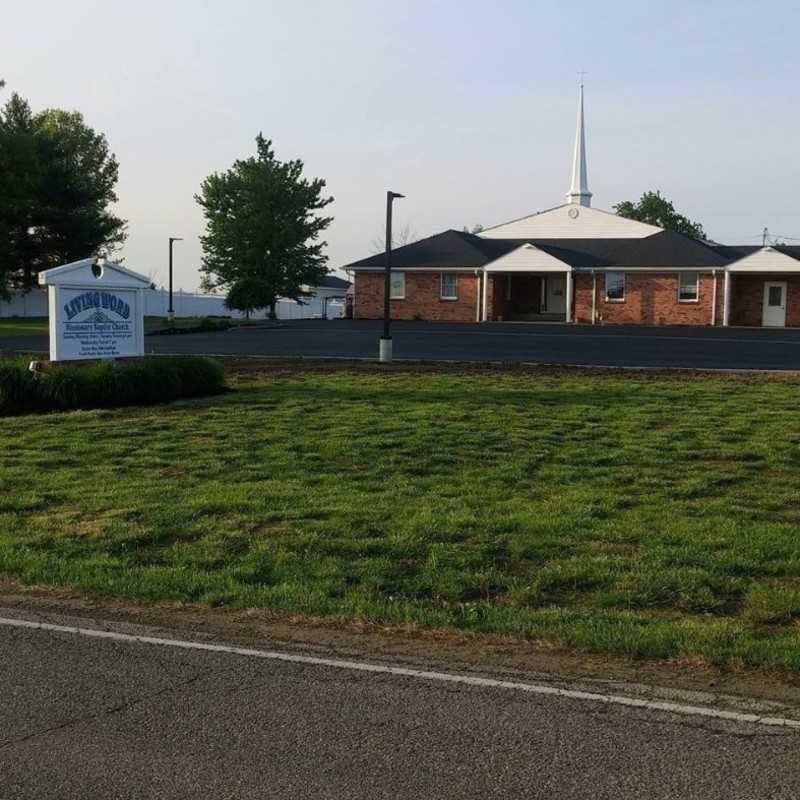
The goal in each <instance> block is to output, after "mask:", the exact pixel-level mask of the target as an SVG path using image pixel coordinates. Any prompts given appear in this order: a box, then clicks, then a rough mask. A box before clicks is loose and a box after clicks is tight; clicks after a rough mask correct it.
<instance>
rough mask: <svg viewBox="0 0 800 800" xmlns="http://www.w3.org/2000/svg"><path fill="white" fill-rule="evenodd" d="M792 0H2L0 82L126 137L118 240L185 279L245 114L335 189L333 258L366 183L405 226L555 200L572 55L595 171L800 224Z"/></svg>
mask: <svg viewBox="0 0 800 800" xmlns="http://www.w3.org/2000/svg"><path fill="white" fill-rule="evenodd" d="M799 16H800V10H799V9H798V6H797V4H796V3H791V2H774V3H769V2H766V3H765V2H761V3H757V2H748V3H743V2H733V1H732V0H725V2H668V3H666V2H665V3H656V2H651V1H650V0H637V2H605V3H597V2H580V1H579V0H573V1H572V2H560V3H556V2H552V0H550V1H549V2H536V1H535V0H527V2H523V1H522V0H492V2H489V1H488V0H484V2H471V0H458V1H457V2H456V1H455V0H453V1H450V0H447V1H446V2H444V1H443V2H434V1H433V0H431V1H430V2H423V0H406V1H405V2H403V1H402V0H395V1H394V2H384V1H383V0H364V1H363V2H362V0H357V1H356V0H330V1H329V2H313V0H295V1H294V2H277V0H274V1H267V0H262V1H261V2H250V1H248V0H225V1H224V2H222V1H220V2H202V0H160V2H151V1H150V0H136V2H118V0H104V1H103V2H94V1H93V0H68V2H66V1H64V0H61V1H60V2H44V0H40V1H39V2H36V1H35V0H28V2H23V1H22V0H13V2H12V0H0V77H3V78H5V79H6V81H7V87H6V90H5V92H4V93H3V95H2V97H7V96H8V93H9V90H16V91H18V92H19V93H20V94H22V95H23V96H25V97H27V98H29V100H30V102H31V104H32V106H33V108H34V109H40V108H43V107H48V106H56V107H63V108H70V109H72V108H75V109H79V110H80V111H82V112H83V113H84V115H85V117H86V119H87V121H88V122H89V124H91V125H92V126H93V127H95V128H96V129H98V130H100V131H103V132H105V134H106V135H107V137H108V140H109V142H110V144H111V147H112V150H113V151H114V152H115V153H116V155H117V157H118V159H119V161H120V182H119V186H118V194H119V198H120V200H119V212H120V213H121V214H122V215H123V216H124V217H126V218H127V219H128V220H129V221H130V237H129V240H128V243H127V245H126V247H125V250H124V254H123V255H124V256H125V258H126V263H127V265H128V266H129V267H130V268H131V269H135V270H137V271H140V272H144V273H149V272H151V271H153V272H157V273H158V276H159V280H160V281H164V280H165V276H166V249H167V237H168V236H170V235H175V236H184V237H185V238H186V240H187V241H185V242H183V243H179V244H177V245H176V251H175V253H176V274H177V285H179V286H183V287H184V288H185V289H192V288H195V287H196V286H197V284H198V281H199V274H198V272H197V268H198V266H199V264H200V257H201V250H200V244H199V241H198V236H199V234H200V233H201V232H202V229H203V220H202V215H201V214H200V212H199V209H198V206H197V205H196V203H195V202H194V199H193V196H194V194H195V192H196V191H197V190H198V187H199V185H200V182H201V180H202V179H203V177H204V176H205V175H207V174H208V173H209V172H212V171H215V170H222V169H225V168H226V167H228V166H229V165H230V164H231V163H232V162H233V160H234V159H236V158H238V157H243V156H247V155H249V154H251V153H252V152H253V149H254V142H253V139H254V137H255V136H256V134H257V133H258V132H259V131H263V133H264V135H265V136H267V137H268V138H271V139H272V140H273V141H274V146H275V150H276V153H277V155H278V157H279V158H284V159H288V158H296V157H300V158H302V159H303V160H304V161H305V164H306V170H307V174H308V175H310V176H318V177H323V178H325V179H326V180H327V182H328V188H329V190H330V193H331V194H332V195H333V196H334V197H335V198H336V202H335V203H334V204H333V205H332V206H330V210H331V212H332V213H333V215H334V216H335V221H334V223H333V225H332V226H331V228H330V229H329V231H328V235H327V237H326V238H327V240H328V242H329V248H328V253H329V255H330V265H331V267H334V268H335V267H339V266H341V265H342V264H345V263H347V262H348V261H352V260H355V259H356V258H360V257H363V256H366V255H369V253H370V252H371V242H372V240H373V239H375V238H376V237H379V236H380V235H381V229H382V224H383V214H384V198H385V192H386V190H387V189H389V188H391V189H393V190H395V191H400V192H402V193H404V194H406V195H407V199H405V200H401V201H399V203H398V205H397V206H396V208H397V224H398V225H400V226H402V225H406V224H407V225H410V226H411V228H412V229H413V231H414V233H415V234H416V236H417V237H418V238H419V237H422V236H427V235H430V234H432V233H435V232H438V231H441V230H444V229H446V228H451V227H455V228H461V227H463V226H464V225H473V224H475V223H482V224H484V225H487V226H488V225H491V224H496V223H499V222H503V221H506V220H509V219H512V218H516V217H520V216H524V215H525V214H529V213H532V212H534V211H539V210H541V209H544V208H548V207H551V206H553V205H557V204H559V203H561V202H563V197H564V193H565V192H566V190H567V188H568V183H569V170H570V153H571V148H572V138H573V134H574V123H575V110H576V95H577V80H578V79H577V72H578V70H580V69H584V70H586V71H587V72H588V75H587V76H586V79H585V82H586V115H587V142H588V152H589V184H590V188H591V190H592V191H593V192H594V205H595V206H596V207H599V208H606V209H609V208H611V206H612V205H613V204H614V203H616V202H618V201H619V200H622V199H628V198H636V197H638V196H639V195H640V194H641V193H642V192H643V191H645V190H647V189H651V188H653V189H655V188H659V189H661V190H662V191H663V192H664V193H665V194H666V195H667V196H669V197H670V198H671V199H673V200H674V201H675V203H676V205H677V206H678V208H679V210H681V211H683V212H684V213H686V214H687V215H688V216H690V217H692V218H695V219H697V220H699V221H700V222H702V223H703V224H704V225H705V228H706V231H707V232H708V233H709V234H710V235H711V236H713V237H714V238H715V239H717V240H718V241H724V242H729V243H753V244H754V243H756V242H757V241H758V237H759V232H760V231H761V229H762V227H764V226H765V225H767V226H769V228H770V229H771V230H772V231H774V232H777V233H780V234H784V235H787V236H797V237H800V215H799V214H798V211H800V206H799V205H798V192H797V189H796V188H795V183H796V182H797V181H798V178H800V175H798V167H800V161H799V159H798V129H799V128H800V103H799V102H798V96H797V94H798V86H797V83H798V81H797V79H798V67H800V55H798V47H797V41H798V37H799V36H800V22H799V19H798V18H799Z"/></svg>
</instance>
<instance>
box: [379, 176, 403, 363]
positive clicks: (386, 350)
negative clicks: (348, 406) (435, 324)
mask: <svg viewBox="0 0 800 800" xmlns="http://www.w3.org/2000/svg"><path fill="white" fill-rule="evenodd" d="M401 197H405V195H404V194H398V193H397V192H386V275H385V277H384V282H383V336H381V342H380V349H379V356H378V358H379V360H380V361H382V362H383V363H385V364H388V363H389V362H391V360H392V334H391V331H390V328H389V325H390V320H391V315H390V310H389V295H390V294H391V290H392V203H393V202H394V200H395V199H399V198H401Z"/></svg>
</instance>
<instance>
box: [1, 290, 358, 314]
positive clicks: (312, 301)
mask: <svg viewBox="0 0 800 800" xmlns="http://www.w3.org/2000/svg"><path fill="white" fill-rule="evenodd" d="M341 296H342V293H341V292H336V293H335V294H334V293H333V292H332V291H330V290H325V289H321V290H319V291H318V292H317V294H316V295H315V296H313V297H309V298H308V299H307V300H305V301H304V302H303V303H295V302H294V300H280V301H279V302H278V304H277V305H276V308H275V312H276V314H277V316H278V319H316V318H319V317H322V316H327V317H328V318H329V319H333V318H335V317H341V316H342V315H343V312H344V302H343V301H342V300H339V299H337V298H340V297H341ZM144 297H145V303H144V313H145V315H147V316H151V317H166V316H167V309H168V308H169V292H168V291H167V290H166V289H147V290H146V291H145V293H144ZM173 306H174V307H175V316H176V317H233V318H236V319H240V318H242V317H244V314H243V313H242V312H241V311H231V310H230V309H229V308H226V307H225V298H224V297H221V296H220V295H214V294H192V293H189V292H175V293H174V294H173ZM46 316H47V291H46V290H44V289H32V290H31V291H29V292H18V293H17V294H15V295H13V296H12V298H11V300H10V301H5V300H0V319H2V318H4V317H46ZM267 316H268V312H267V311H266V310H263V309H262V310H260V311H257V312H255V313H254V314H251V318H252V319H266V317H267Z"/></svg>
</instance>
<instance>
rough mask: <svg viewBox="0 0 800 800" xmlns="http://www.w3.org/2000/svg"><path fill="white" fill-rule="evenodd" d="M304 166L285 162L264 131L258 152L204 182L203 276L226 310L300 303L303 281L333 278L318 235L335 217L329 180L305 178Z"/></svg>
mask: <svg viewBox="0 0 800 800" xmlns="http://www.w3.org/2000/svg"><path fill="white" fill-rule="evenodd" d="M302 173H303V162H302V161H300V160H299V159H297V160H294V161H279V160H278V159H277V158H276V157H275V153H274V151H273V149H272V142H271V141H269V140H267V139H264V137H263V136H262V135H261V134H259V135H258V136H257V137H256V155H255V156H251V157H250V158H247V159H244V160H239V161H236V162H235V163H234V165H233V166H232V167H231V168H230V169H229V170H228V171H227V172H223V173H213V174H211V175H209V176H208V177H207V178H206V179H205V180H204V181H203V183H202V185H201V188H200V194H198V195H196V197H195V199H196V200H197V202H198V203H199V204H200V206H201V207H202V209H203V214H204V215H205V218H206V231H205V235H204V236H202V237H201V238H200V241H201V243H202V246H203V264H202V267H201V271H202V272H204V273H205V276H204V278H207V279H208V280H207V281H206V285H211V284H213V285H214V286H216V287H219V288H222V289H224V290H225V291H226V292H227V295H228V301H227V302H228V305H229V307H231V308H238V309H242V310H245V311H250V310H253V309H256V308H272V307H273V306H274V305H275V303H276V301H277V300H278V298H279V297H289V298H292V299H293V300H299V299H300V298H301V297H302V296H303V295H304V294H305V293H304V291H303V289H302V287H303V285H304V284H308V285H311V286H314V285H316V284H318V283H319V282H320V281H321V280H322V278H323V277H324V276H325V275H326V274H327V272H328V270H327V267H326V264H327V261H328V258H327V256H325V255H323V252H322V251H323V248H324V247H325V246H326V244H327V242H324V241H319V236H320V234H321V233H322V232H323V231H324V230H325V229H326V228H327V227H328V226H329V225H330V224H331V222H332V221H333V217H326V216H321V215H320V214H319V212H320V211H322V209H324V208H325V207H326V206H327V205H329V204H330V203H332V202H333V198H332V197H327V198H326V197H323V196H322V192H323V189H324V188H325V181H324V180H321V179H320V178H315V179H313V180H309V179H307V178H303V177H302Z"/></svg>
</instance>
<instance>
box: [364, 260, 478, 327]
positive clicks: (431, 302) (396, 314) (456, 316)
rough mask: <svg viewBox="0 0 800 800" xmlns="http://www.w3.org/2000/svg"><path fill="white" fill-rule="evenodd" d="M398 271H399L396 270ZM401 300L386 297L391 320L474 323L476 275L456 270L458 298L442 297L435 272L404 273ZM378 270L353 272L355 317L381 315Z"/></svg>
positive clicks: (378, 316)
mask: <svg viewBox="0 0 800 800" xmlns="http://www.w3.org/2000/svg"><path fill="white" fill-rule="evenodd" d="M398 271H402V270H398ZM405 275H406V296H405V299H404V300H390V301H389V309H390V314H391V316H392V319H406V320H413V319H424V320H432V321H437V322H475V320H476V318H477V316H476V315H477V313H478V294H479V289H478V285H479V276H477V275H475V273H474V272H459V273H458V288H457V293H458V298H457V299H456V300H443V299H442V298H441V297H440V296H439V294H440V280H441V279H440V275H441V273H439V272H406V273H405ZM383 281H384V275H383V273H382V272H356V274H355V288H354V295H355V299H354V303H353V316H354V318H355V319H382V318H383V286H384V283H383Z"/></svg>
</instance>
